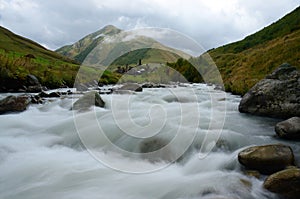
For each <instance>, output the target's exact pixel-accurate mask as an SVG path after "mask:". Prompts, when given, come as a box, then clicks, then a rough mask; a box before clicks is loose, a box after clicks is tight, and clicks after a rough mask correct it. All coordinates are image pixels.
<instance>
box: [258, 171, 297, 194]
mask: <svg viewBox="0 0 300 199" xmlns="http://www.w3.org/2000/svg"><path fill="white" fill-rule="evenodd" d="M264 188H265V189H267V190H269V191H271V192H274V193H277V194H280V195H282V196H284V197H285V198H290V199H297V198H299V196H300V169H298V168H291V169H286V170H283V171H280V172H277V173H274V174H273V175H271V176H269V177H268V178H267V179H266V180H265V182H264Z"/></svg>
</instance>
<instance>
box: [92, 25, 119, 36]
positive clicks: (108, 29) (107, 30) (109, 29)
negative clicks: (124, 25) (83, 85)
mask: <svg viewBox="0 0 300 199" xmlns="http://www.w3.org/2000/svg"><path fill="white" fill-rule="evenodd" d="M121 31H122V30H121V29H119V28H117V27H115V26H113V25H106V26H104V27H103V28H101V29H100V30H99V31H97V32H95V33H94V34H105V35H113V34H117V33H119V32H121Z"/></svg>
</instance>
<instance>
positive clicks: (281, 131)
mask: <svg viewBox="0 0 300 199" xmlns="http://www.w3.org/2000/svg"><path fill="white" fill-rule="evenodd" d="M275 131H276V134H277V135H278V136H279V137H280V138H285V139H300V117H292V118H290V119H288V120H285V121H282V122H279V123H278V124H276V126H275Z"/></svg>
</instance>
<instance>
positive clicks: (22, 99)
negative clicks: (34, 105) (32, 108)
mask: <svg viewBox="0 0 300 199" xmlns="http://www.w3.org/2000/svg"><path fill="white" fill-rule="evenodd" d="M30 101H31V98H30V97H29V96H27V95H21V96H8V97H6V98H4V99H3V100H0V114H5V113H10V112H22V111H25V110H26V109H27V106H28V105H29V103H30Z"/></svg>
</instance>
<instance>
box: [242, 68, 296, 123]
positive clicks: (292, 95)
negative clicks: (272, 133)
mask: <svg viewBox="0 0 300 199" xmlns="http://www.w3.org/2000/svg"><path fill="white" fill-rule="evenodd" d="M239 111H240V112H242V113H251V114H254V115H261V116H269V117H276V118H290V117H294V116H300V72H299V71H298V70H297V69H296V68H295V67H293V66H291V65H289V64H282V65H281V66H280V67H279V68H278V69H276V70H275V71H274V72H273V73H272V74H270V75H268V76H267V77H266V78H265V79H263V80H261V81H260V82H258V83H257V84H256V85H255V86H254V87H253V88H251V89H250V90H249V92H247V93H246V94H245V95H244V96H243V98H242V100H241V102H240V105H239Z"/></svg>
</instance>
